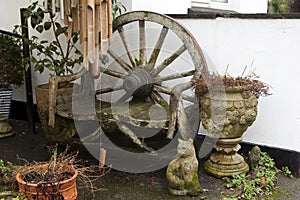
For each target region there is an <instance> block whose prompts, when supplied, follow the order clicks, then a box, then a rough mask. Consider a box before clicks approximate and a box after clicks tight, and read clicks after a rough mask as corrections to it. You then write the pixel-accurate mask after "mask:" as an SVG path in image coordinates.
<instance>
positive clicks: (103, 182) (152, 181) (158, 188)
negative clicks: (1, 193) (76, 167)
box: [0, 120, 300, 200]
mask: <svg viewBox="0 0 300 200" xmlns="http://www.w3.org/2000/svg"><path fill="white" fill-rule="evenodd" d="M10 124H11V125H12V126H13V127H14V130H15V131H16V134H15V136H12V137H8V138H4V139H0V159H5V160H8V161H11V162H13V163H15V164H19V161H18V157H21V158H24V159H26V160H27V161H29V162H30V161H33V160H35V161H46V160H48V159H49V153H48V148H47V140H46V138H45V136H44V134H43V133H42V129H41V127H40V125H39V124H38V125H37V126H36V130H37V134H31V133H27V132H26V131H27V127H26V125H27V124H26V122H25V121H18V120H10ZM165 170H166V169H165V168H164V169H161V170H158V171H154V172H150V173H142V174H132V173H125V172H120V171H116V170H111V171H110V172H109V173H108V174H107V175H105V176H104V177H102V178H100V179H99V180H98V181H96V182H95V183H94V185H95V186H96V187H97V188H99V189H100V190H99V191H97V192H95V196H94V197H95V199H96V200H111V199H116V200H140V199H143V200H148V199H149V200H153V199H155V200H159V199H183V200H185V199H209V200H210V199H211V200H213V199H222V196H221V193H222V191H224V189H225V187H224V185H225V183H224V182H223V181H222V180H220V179H216V178H214V177H211V176H209V175H207V174H206V173H205V172H204V171H203V162H201V161H200V167H199V179H200V184H201V186H202V188H203V189H204V192H203V193H202V195H201V196H200V197H197V198H192V197H173V196H170V195H169V194H168V191H167V181H166V178H165ZM80 186H81V185H80V184H79V185H78V194H79V196H78V200H90V199H92V194H91V192H90V191H89V190H87V189H86V188H81V187H80ZM272 199H280V200H285V199H287V200H289V199H290V200H297V199H300V179H299V178H292V179H291V178H287V177H285V176H282V175H280V176H279V178H278V182H277V185H276V191H275V193H274V195H273V197H272Z"/></svg>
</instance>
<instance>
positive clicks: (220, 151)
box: [193, 73, 270, 177]
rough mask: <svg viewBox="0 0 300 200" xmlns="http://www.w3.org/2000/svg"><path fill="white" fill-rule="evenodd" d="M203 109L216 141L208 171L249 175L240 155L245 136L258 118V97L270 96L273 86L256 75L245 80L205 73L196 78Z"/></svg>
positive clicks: (209, 133)
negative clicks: (239, 151) (241, 143)
mask: <svg viewBox="0 0 300 200" xmlns="http://www.w3.org/2000/svg"><path fill="white" fill-rule="evenodd" d="M193 85H194V88H195V93H196V95H197V96H198V97H199V99H200V100H199V103H200V106H201V113H200V119H201V122H202V124H203V127H204V128H205V129H206V130H207V131H208V135H209V136H210V137H213V138H216V139H217V143H216V145H215V146H214V148H215V150H216V152H215V153H213V154H212V155H211V156H210V158H209V160H208V161H207V162H206V163H205V170H206V171H207V172H208V173H210V174H212V175H214V176H217V177H223V176H232V175H234V174H241V173H245V172H247V171H248V170H249V166H248V165H247V164H246V162H245V161H244V159H243V157H242V156H241V155H239V154H237V151H238V150H239V149H240V145H239V143H240V142H241V140H242V135H243V133H244V132H245V131H246V130H247V128H248V127H249V126H251V125H252V123H253V122H254V120H255V119H256V116H257V104H258V101H257V98H259V97H260V96H267V95H269V94H270V93H269V86H268V85H267V84H265V83H263V82H261V81H259V80H258V77H257V76H256V75H255V74H254V73H249V75H247V76H245V77H243V76H239V77H232V76H229V75H228V74H225V75H217V74H204V75H202V76H200V77H194V78H193Z"/></svg>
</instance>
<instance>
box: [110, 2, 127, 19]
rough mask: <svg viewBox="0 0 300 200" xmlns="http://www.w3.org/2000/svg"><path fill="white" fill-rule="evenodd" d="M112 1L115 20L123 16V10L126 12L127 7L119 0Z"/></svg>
mask: <svg viewBox="0 0 300 200" xmlns="http://www.w3.org/2000/svg"><path fill="white" fill-rule="evenodd" d="M111 1H112V17H113V20H114V19H116V17H117V16H118V15H121V14H122V9H123V10H124V11H125V12H126V7H125V5H124V4H123V3H122V2H120V1H118V0H111Z"/></svg>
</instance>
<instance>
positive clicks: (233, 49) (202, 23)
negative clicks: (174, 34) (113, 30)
mask: <svg viewBox="0 0 300 200" xmlns="http://www.w3.org/2000/svg"><path fill="white" fill-rule="evenodd" d="M179 21H180V22H181V23H183V24H184V25H185V26H186V27H187V28H188V29H189V30H190V31H191V32H192V34H193V35H194V36H195V37H196V39H197V41H198V42H199V44H200V46H201V47H202V49H203V50H204V51H205V52H206V53H207V55H208V56H209V57H210V59H211V60H212V61H213V62H214V64H215V67H216V68H217V69H218V71H219V72H220V73H222V72H224V71H225V69H226V66H227V65H229V70H228V71H229V73H231V74H232V75H240V74H241V73H242V71H243V69H244V67H245V66H246V65H247V66H250V65H251V63H252V62H253V65H252V66H253V67H254V68H256V71H255V72H256V73H257V74H258V75H260V77H261V80H263V81H265V82H267V83H269V84H270V85H271V86H272V93H273V95H272V96H269V97H266V98H263V97H262V98H260V99H259V107H258V117H257V120H256V121H255V122H254V124H253V125H252V126H251V127H250V128H249V129H248V130H247V131H246V133H245V134H244V141H247V142H253V143H257V144H263V145H268V146H274V147H280V148H286V149H291V150H296V151H300V145H299V144H300V94H299V92H298V91H300V79H299V74H300V67H299V52H300V34H299V32H300V19H274V20H272V19H265V20H263V19H260V20H257V19H233V18H217V19H216V20H213V19H212V20H209V19H181V20H179Z"/></svg>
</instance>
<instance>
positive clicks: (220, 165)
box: [204, 137, 249, 178]
mask: <svg viewBox="0 0 300 200" xmlns="http://www.w3.org/2000/svg"><path fill="white" fill-rule="evenodd" d="M241 141H242V138H241V137H239V138H232V139H219V140H218V142H217V143H216V145H215V146H214V148H215V149H216V152H215V153H213V154H212V155H211V156H210V158H209V160H208V161H206V163H205V165H204V169H205V171H206V172H207V173H209V174H211V175H213V176H215V177H218V178H221V177H226V176H232V175H238V174H242V173H247V172H248V171H249V166H248V164H247V163H246V162H245V160H244V158H243V157H242V156H241V155H239V154H238V153H237V152H238V150H239V149H240V148H241V147H240V145H239V143H240V142H241Z"/></svg>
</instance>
